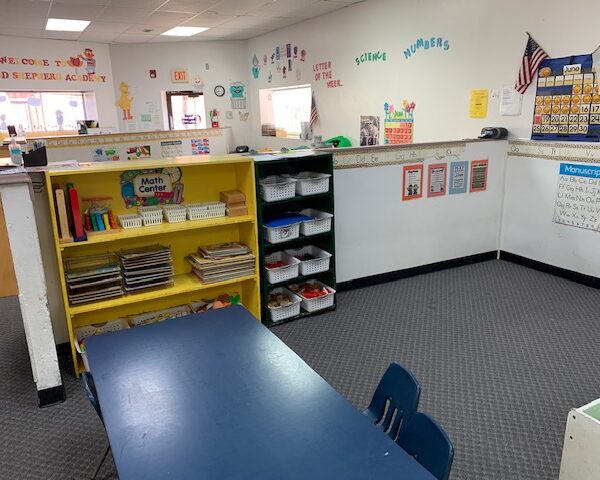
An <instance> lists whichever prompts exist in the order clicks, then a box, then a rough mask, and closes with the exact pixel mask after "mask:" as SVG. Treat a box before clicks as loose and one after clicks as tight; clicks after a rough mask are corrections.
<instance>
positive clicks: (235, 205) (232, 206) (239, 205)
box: [227, 202, 246, 208]
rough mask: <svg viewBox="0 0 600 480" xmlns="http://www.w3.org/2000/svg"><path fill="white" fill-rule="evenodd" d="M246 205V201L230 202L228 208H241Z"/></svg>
mask: <svg viewBox="0 0 600 480" xmlns="http://www.w3.org/2000/svg"><path fill="white" fill-rule="evenodd" d="M240 207H246V202H237V203H228V204H227V208H240Z"/></svg>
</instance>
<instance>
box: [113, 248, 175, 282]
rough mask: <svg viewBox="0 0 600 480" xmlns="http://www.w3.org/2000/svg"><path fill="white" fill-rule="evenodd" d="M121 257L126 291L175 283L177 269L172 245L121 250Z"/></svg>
mask: <svg viewBox="0 0 600 480" xmlns="http://www.w3.org/2000/svg"><path fill="white" fill-rule="evenodd" d="M119 258H120V259H121V269H122V271H123V280H124V284H125V291H126V292H135V291H137V290H142V289H144V288H152V287H158V286H170V285H173V283H174V280H175V278H174V276H175V271H174V269H173V258H172V256H171V248H170V247H165V246H163V245H158V244H156V245H150V246H147V247H140V248H133V249H130V250H121V251H120V252H119Z"/></svg>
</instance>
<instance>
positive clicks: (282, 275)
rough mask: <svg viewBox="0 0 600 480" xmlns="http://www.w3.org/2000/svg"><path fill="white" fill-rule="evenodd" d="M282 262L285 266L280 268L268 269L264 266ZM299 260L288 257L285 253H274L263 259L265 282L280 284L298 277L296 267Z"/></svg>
mask: <svg viewBox="0 0 600 480" xmlns="http://www.w3.org/2000/svg"><path fill="white" fill-rule="evenodd" d="M279 261H281V262H284V263H285V265H284V266H282V267H276V268H269V267H267V266H266V264H267V263H272V262H279ZM299 265H300V260H298V259H297V258H294V257H292V256H291V255H288V254H287V253H285V252H274V253H271V254H270V255H267V256H266V257H265V271H266V272H267V282H269V283H271V284H273V283H280V282H285V281H286V280H291V279H293V278H296V277H297V276H298V266H299Z"/></svg>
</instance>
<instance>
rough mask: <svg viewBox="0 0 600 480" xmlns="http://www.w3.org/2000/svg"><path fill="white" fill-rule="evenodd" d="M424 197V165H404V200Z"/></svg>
mask: <svg viewBox="0 0 600 480" xmlns="http://www.w3.org/2000/svg"><path fill="white" fill-rule="evenodd" d="M422 196H423V165H422V164H418V165H404V167H403V168H402V200H416V199H417V198H421V197H422Z"/></svg>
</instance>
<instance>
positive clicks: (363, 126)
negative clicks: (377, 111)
mask: <svg viewBox="0 0 600 480" xmlns="http://www.w3.org/2000/svg"><path fill="white" fill-rule="evenodd" d="M365 145H379V117H376V116H373V115H361V117H360V146H361V147H362V146H365Z"/></svg>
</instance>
